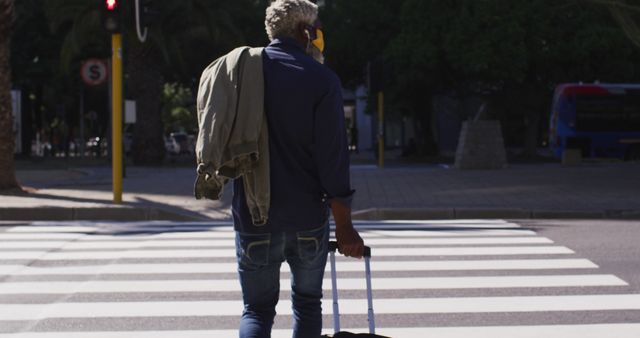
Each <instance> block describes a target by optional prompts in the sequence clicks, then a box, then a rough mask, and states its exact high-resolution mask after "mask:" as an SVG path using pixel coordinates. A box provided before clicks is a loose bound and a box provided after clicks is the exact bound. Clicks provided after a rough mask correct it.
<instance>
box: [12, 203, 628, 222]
mask: <svg viewBox="0 0 640 338" xmlns="http://www.w3.org/2000/svg"><path fill="white" fill-rule="evenodd" d="M352 219H353V220H361V221H375V220H442V219H627V220H640V210H605V211H587V210H536V209H534V210H528V209H500V208H496V209H490V208H487V209H481V208H441V209H430V208H370V209H365V210H358V211H354V212H353V213H352ZM155 220H158V221H176V222H190V221H203V220H206V218H204V217H196V216H194V215H188V214H185V213H180V212H178V211H169V210H163V209H157V208H151V207H143V208H140V207H128V206H122V207H86V208H62V207H39V208H0V221H155Z"/></svg>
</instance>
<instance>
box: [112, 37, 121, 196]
mask: <svg viewBox="0 0 640 338" xmlns="http://www.w3.org/2000/svg"><path fill="white" fill-rule="evenodd" d="M111 109H112V119H111V121H112V125H111V145H112V146H111V154H112V161H111V163H112V171H113V203H116V204H119V203H122V171H123V170H122V34H120V33H114V34H111Z"/></svg>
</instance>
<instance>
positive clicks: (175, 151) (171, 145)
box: [164, 136, 180, 155]
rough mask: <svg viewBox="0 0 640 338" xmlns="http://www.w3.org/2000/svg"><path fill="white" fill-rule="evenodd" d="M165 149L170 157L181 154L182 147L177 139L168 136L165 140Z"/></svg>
mask: <svg viewBox="0 0 640 338" xmlns="http://www.w3.org/2000/svg"><path fill="white" fill-rule="evenodd" d="M164 149H165V150H166V151H167V153H168V154H169V155H179V154H180V145H179V144H178V142H176V139H175V138H173V137H171V136H167V137H165V138H164Z"/></svg>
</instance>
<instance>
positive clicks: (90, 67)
mask: <svg viewBox="0 0 640 338" xmlns="http://www.w3.org/2000/svg"><path fill="white" fill-rule="evenodd" d="M80 75H81V76H82V81H84V83H86V84H88V85H89V86H97V85H100V84H102V83H103V82H104V81H105V80H106V79H107V63H106V62H104V61H102V60H98V59H89V60H87V61H85V62H83V63H82V67H81V69H80Z"/></svg>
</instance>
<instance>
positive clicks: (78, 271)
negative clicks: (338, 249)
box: [0, 220, 640, 338]
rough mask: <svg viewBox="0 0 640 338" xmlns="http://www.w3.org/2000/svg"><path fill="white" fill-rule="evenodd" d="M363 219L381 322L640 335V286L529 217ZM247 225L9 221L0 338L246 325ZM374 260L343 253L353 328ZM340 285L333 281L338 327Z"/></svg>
mask: <svg viewBox="0 0 640 338" xmlns="http://www.w3.org/2000/svg"><path fill="white" fill-rule="evenodd" d="M356 226H357V227H358V228H359V230H360V233H361V235H362V237H363V238H364V239H365V242H366V243H367V244H368V245H369V246H371V247H372V253H373V259H372V262H371V269H372V275H373V281H372V284H373V288H374V310H375V313H376V325H377V333H379V334H383V335H387V336H391V337H404V338H413V337H415V338H418V337H449V338H459V337H492V338H494V337H522V338H527V337H540V336H546V337H547V338H555V337H558V338H560V337H562V338H573V337H580V338H590V337H594V338H595V337H603V336H612V337H622V338H625V337H640V323H629V322H627V321H626V320H625V318H626V317H625V316H624V313H626V312H627V311H640V294H634V293H633V292H631V291H629V290H630V288H629V285H628V283H627V282H626V281H624V280H622V279H620V278H619V277H617V276H615V275H612V274H607V273H604V272H602V271H601V270H602V269H600V268H599V266H598V265H597V264H595V263H594V262H592V261H590V260H589V259H587V258H585V257H583V256H581V254H580V253H576V252H574V251H573V250H572V249H571V248H568V247H565V246H563V245H562V244H559V243H554V242H553V241H552V240H551V239H549V238H545V237H542V236H540V235H538V234H537V233H536V232H534V231H532V230H530V229H526V228H523V227H521V226H520V225H519V224H516V223H512V222H508V221H504V220H452V221H381V222H369V221H367V222H364V221H363V222H359V223H357V225H356ZM233 236H234V233H233V230H232V226H231V225H230V224H229V223H224V222H219V223H172V222H136V223H115V222H59V223H56V222H36V223H32V224H26V225H16V226H5V227H0V338H76V337H77V338H125V337H126V338H131V337H133V338H136V337H139V338H146V337H154V338H164V337H167V338H168V337H171V338H176V337H179V338H192V337H193V338H195V337H208V338H211V337H214V338H215V337H225V338H229V337H236V336H237V332H236V328H237V326H238V319H239V315H240V313H241V311H242V303H241V301H240V299H241V292H240V287H239V284H238V282H237V273H236V263H235V258H234V257H235V249H234V242H233ZM327 269H329V265H327ZM363 269H364V264H363V262H361V261H358V260H354V259H346V258H344V257H338V261H337V269H336V270H337V272H338V277H339V279H338V288H339V290H340V314H341V321H342V328H343V329H347V330H350V331H355V332H366V331H367V329H364V328H366V327H367V323H366V313H367V304H366V293H365V286H366V284H365V280H364V273H363ZM327 271H329V270H327ZM329 276H330V274H329V273H327V274H326V277H325V278H329ZM289 278H290V276H289V270H288V267H287V266H286V264H285V265H283V268H282V276H281V285H282V287H281V289H282V290H281V298H280V299H281V300H280V302H279V304H278V306H277V312H278V316H277V318H276V324H275V327H274V333H273V337H290V336H291V332H290V330H289V329H288V328H289V327H290V326H291V318H290V317H291V303H290V300H289V298H290V292H289V290H288V285H289V284H290V281H289ZM330 287H331V283H330V281H329V280H325V282H324V288H325V295H327V297H328V300H326V301H325V305H324V318H323V320H324V324H325V325H324V326H325V331H326V332H327V333H331V332H332V329H331V325H332V320H331V316H332V308H331V305H330Z"/></svg>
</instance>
